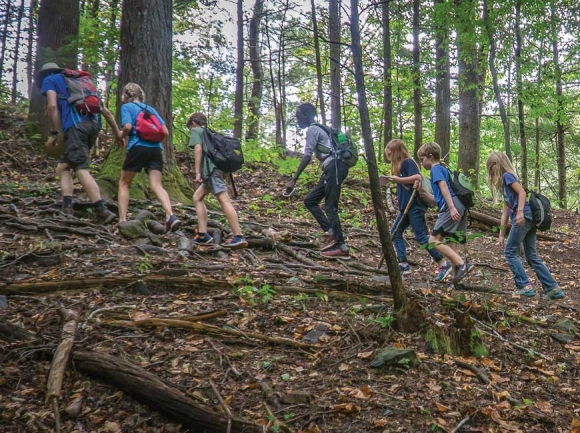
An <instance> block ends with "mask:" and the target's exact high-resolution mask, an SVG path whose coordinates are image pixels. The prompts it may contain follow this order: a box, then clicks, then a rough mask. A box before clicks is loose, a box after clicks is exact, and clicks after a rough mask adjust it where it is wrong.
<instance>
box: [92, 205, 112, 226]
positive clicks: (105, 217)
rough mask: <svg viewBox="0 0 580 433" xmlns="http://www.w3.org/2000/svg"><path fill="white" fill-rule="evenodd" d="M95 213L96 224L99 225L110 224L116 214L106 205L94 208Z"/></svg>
mask: <svg viewBox="0 0 580 433" xmlns="http://www.w3.org/2000/svg"><path fill="white" fill-rule="evenodd" d="M95 215H96V216H97V224H101V225H106V224H111V223H112V222H113V221H115V220H116V219H117V215H115V214H114V213H113V212H111V211H110V210H109V209H107V208H106V207H103V208H102V209H100V210H96V211H95Z"/></svg>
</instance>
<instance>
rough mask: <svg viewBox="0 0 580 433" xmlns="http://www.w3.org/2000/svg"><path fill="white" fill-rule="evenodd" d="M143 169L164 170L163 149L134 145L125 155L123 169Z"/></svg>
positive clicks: (137, 171) (133, 170) (136, 171)
mask: <svg viewBox="0 0 580 433" xmlns="http://www.w3.org/2000/svg"><path fill="white" fill-rule="evenodd" d="M143 169H145V170H147V171H149V170H159V171H163V149H161V148H159V147H146V146H134V147H132V148H131V150H129V153H127V156H126V157H125V162H124V163H123V170H124V171H132V172H135V173H140V172H141V170H143Z"/></svg>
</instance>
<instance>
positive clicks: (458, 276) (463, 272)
mask: <svg viewBox="0 0 580 433" xmlns="http://www.w3.org/2000/svg"><path fill="white" fill-rule="evenodd" d="M472 269H473V265H472V264H471V263H468V262H463V264H462V265H461V266H457V268H455V277H453V280H451V282H452V283H453V284H456V283H459V282H460V281H461V280H463V278H465V277H466V276H467V274H469V272H470V271H471V270H472Z"/></svg>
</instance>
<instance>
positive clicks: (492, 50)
mask: <svg viewBox="0 0 580 433" xmlns="http://www.w3.org/2000/svg"><path fill="white" fill-rule="evenodd" d="M489 1H490V2H493V0H489ZM492 8H493V3H492ZM483 21H484V23H485V29H486V31H487V37H488V39H489V71H490V73H491V78H492V82H493V93H494V95H495V100H496V101H497V105H498V107H499V115H500V118H501V123H502V125H503V137H504V149H505V153H506V155H507V157H508V158H509V159H510V160H511V159H512V152H511V139H510V122H509V120H508V117H507V112H506V109H505V105H504V103H503V99H502V97H501V91H500V89H499V83H498V79H497V70H496V68H495V56H496V52H497V45H496V42H495V34H494V31H493V28H492V24H491V20H490V18H489V9H488V0H483Z"/></svg>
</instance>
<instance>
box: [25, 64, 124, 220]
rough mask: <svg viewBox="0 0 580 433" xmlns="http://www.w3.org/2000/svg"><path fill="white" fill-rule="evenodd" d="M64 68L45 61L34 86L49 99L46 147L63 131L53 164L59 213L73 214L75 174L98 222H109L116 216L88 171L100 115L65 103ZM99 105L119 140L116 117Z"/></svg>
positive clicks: (66, 97)
mask: <svg viewBox="0 0 580 433" xmlns="http://www.w3.org/2000/svg"><path fill="white" fill-rule="evenodd" d="M64 71H65V70H64V69H63V68H61V67H59V66H58V65H57V64H56V63H45V64H44V65H43V66H42V68H41V69H40V71H38V72H37V74H36V76H35V78H34V83H35V85H36V86H37V87H39V88H40V89H41V90H40V92H41V93H42V94H43V95H44V96H46V98H47V100H48V106H47V114H48V119H49V124H50V127H51V131H50V136H49V138H48V141H47V142H46V147H47V148H51V147H52V146H54V145H55V144H56V143H57V139H58V134H59V133H60V132H61V130H62V133H63V134H64V152H63V154H62V156H61V157H60V160H59V162H58V164H57V166H56V173H57V174H58V176H59V177H60V187H61V190H62V213H63V214H64V215H65V216H67V217H74V207H73V193H74V184H73V174H74V175H75V176H76V177H77V179H78V180H79V182H80V183H81V185H82V187H83V190H84V192H85V193H86V194H87V195H88V197H89V200H90V201H91V202H92V203H93V209H94V212H95V216H96V220H97V222H98V223H99V224H110V223H111V222H113V221H114V220H115V218H116V216H115V214H114V213H113V212H111V211H109V210H108V209H107V208H106V207H105V202H104V201H103V199H102V197H101V191H100V189H99V186H98V185H97V182H96V181H95V179H94V178H93V176H92V175H91V172H90V171H89V166H90V163H91V158H90V155H89V153H90V150H91V148H92V147H93V146H94V144H95V143H96V141H97V137H98V135H99V130H100V124H101V122H100V118H99V115H98V114H81V113H80V112H79V111H78V110H77V109H76V108H75V106H74V104H71V103H69V102H68V98H69V96H70V92H69V89H68V87H67V84H66V81H65V78H64V76H63V72H64ZM99 104H100V112H101V113H102V114H103V116H104V118H105V120H106V121H107V123H108V124H109V126H110V127H111V129H112V130H113V133H114V134H115V139H116V140H117V141H118V139H117V133H118V132H119V127H118V126H117V123H116V122H115V118H114V117H113V115H112V114H111V112H110V111H109V110H108V109H107V108H106V107H105V106H103V105H102V103H101V102H100V101H99ZM59 125H60V128H61V129H59Z"/></svg>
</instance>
